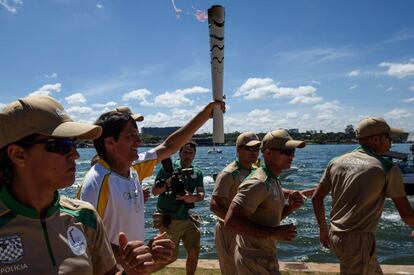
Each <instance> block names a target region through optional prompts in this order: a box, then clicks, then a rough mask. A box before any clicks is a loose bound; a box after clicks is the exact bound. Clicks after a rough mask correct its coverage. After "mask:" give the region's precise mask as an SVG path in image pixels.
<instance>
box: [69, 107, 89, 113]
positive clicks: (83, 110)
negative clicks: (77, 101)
mask: <svg viewBox="0 0 414 275" xmlns="http://www.w3.org/2000/svg"><path fill="white" fill-rule="evenodd" d="M66 111H67V112H68V113H69V114H93V113H94V110H93V109H92V108H90V107H85V106H73V107H69V108H67V109H66Z"/></svg>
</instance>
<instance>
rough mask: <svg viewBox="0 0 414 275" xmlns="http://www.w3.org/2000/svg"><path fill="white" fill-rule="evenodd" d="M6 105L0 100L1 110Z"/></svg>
mask: <svg viewBox="0 0 414 275" xmlns="http://www.w3.org/2000/svg"><path fill="white" fill-rule="evenodd" d="M6 106H7V104H4V103H1V102H0V110H3V108H4V107H6Z"/></svg>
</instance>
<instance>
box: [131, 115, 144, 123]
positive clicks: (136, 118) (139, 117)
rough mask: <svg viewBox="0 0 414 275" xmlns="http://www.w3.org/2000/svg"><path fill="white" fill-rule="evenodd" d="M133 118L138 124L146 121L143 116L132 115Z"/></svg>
mask: <svg viewBox="0 0 414 275" xmlns="http://www.w3.org/2000/svg"><path fill="white" fill-rule="evenodd" d="M131 117H132V118H133V119H134V120H135V121H138V122H141V121H143V120H144V116H142V115H137V114H133V115H131Z"/></svg>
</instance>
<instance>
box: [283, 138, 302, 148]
mask: <svg viewBox="0 0 414 275" xmlns="http://www.w3.org/2000/svg"><path fill="white" fill-rule="evenodd" d="M305 145H306V143H305V142H304V141H301V140H288V141H286V143H285V147H286V148H287V149H295V148H303V147H305Z"/></svg>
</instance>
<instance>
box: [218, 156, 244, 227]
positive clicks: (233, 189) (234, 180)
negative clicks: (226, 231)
mask: <svg viewBox="0 0 414 275" xmlns="http://www.w3.org/2000/svg"><path fill="white" fill-rule="evenodd" d="M250 172H251V170H249V169H245V168H244V167H243V166H241V164H240V163H239V162H238V161H237V160H236V161H233V162H232V163H230V164H229V165H227V166H226V167H225V168H224V169H223V171H221V173H220V174H219V175H218V176H217V179H216V183H215V186H214V190H213V196H217V197H222V198H226V199H227V202H226V208H227V209H228V208H229V206H230V203H231V201H232V200H233V198H234V196H235V195H236V194H237V189H238V188H239V185H240V184H241V183H242V181H243V180H244V179H245V178H246V177H247V176H248V175H249V174H250ZM219 220H220V221H222V220H221V219H220V218H219Z"/></svg>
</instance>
